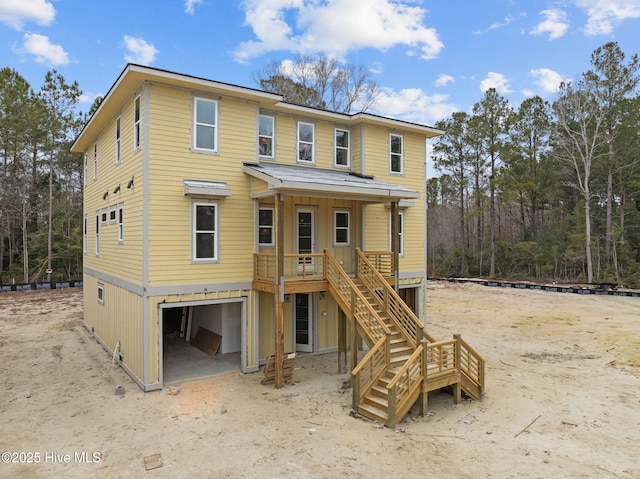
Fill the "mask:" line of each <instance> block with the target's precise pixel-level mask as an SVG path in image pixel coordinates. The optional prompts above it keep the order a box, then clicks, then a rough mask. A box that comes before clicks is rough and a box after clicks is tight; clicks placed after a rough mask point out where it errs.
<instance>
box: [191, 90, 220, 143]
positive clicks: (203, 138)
mask: <svg viewBox="0 0 640 479" xmlns="http://www.w3.org/2000/svg"><path fill="white" fill-rule="evenodd" d="M193 148H194V150H199V151H205V152H216V151H218V102H217V101H215V100H208V99H206V98H194V99H193Z"/></svg>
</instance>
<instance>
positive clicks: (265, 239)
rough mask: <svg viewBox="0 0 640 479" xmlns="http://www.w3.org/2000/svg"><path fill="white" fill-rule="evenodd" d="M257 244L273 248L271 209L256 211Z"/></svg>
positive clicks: (265, 208) (261, 208)
mask: <svg viewBox="0 0 640 479" xmlns="http://www.w3.org/2000/svg"><path fill="white" fill-rule="evenodd" d="M258 244H259V245H260V246H273V245H274V239H273V208H267V207H264V208H263V207H260V209H259V210H258Z"/></svg>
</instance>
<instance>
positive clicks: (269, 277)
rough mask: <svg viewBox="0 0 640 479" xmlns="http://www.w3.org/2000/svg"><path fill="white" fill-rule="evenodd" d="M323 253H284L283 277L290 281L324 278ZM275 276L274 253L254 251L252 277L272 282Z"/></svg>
mask: <svg viewBox="0 0 640 479" xmlns="http://www.w3.org/2000/svg"><path fill="white" fill-rule="evenodd" d="M324 262H325V255H324V253H314V254H285V255H284V272H283V273H284V277H285V282H288V281H289V282H290V281H318V280H322V279H324V275H325V271H324ZM275 277H276V255H275V254H267V253H256V254H255V255H254V278H255V279H256V280H257V281H266V282H269V283H273V282H274V281H275Z"/></svg>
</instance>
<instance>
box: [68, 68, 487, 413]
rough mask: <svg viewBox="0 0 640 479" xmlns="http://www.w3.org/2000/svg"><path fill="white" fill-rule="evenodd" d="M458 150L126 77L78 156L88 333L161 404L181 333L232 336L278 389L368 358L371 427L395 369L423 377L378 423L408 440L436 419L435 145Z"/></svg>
mask: <svg viewBox="0 0 640 479" xmlns="http://www.w3.org/2000/svg"><path fill="white" fill-rule="evenodd" d="M441 133H442V132H441V131H438V130H436V129H434V128H430V127H428V126H424V125H419V124H414V123H409V122H405V121H399V120H394V119H389V118H384V117H380V116H375V115H371V114H367V113H357V114H341V113H335V112H331V111H325V110H319V109H313V108H309V107H304V106H300V105H295V104H290V103H287V102H285V101H283V98H282V97H281V96H280V95H276V94H273V93H267V92H264V91H259V90H255V89H251V88H245V87H240V86H236V85H230V84H225V83H220V82H216V81H211V80H206V79H202V78H196V77H193V76H189V75H184V74H178V73H174V72H169V71H164V70H159V69H155V68H150V67H145V66H139V65H133V64H130V65H127V66H126V68H125V69H124V71H123V72H122V73H121V75H120V76H119V77H118V79H117V80H116V82H115V83H114V85H113V86H112V87H111V89H110V90H109V92H108V93H107V95H106V96H105V98H104V101H103V102H102V103H101V105H100V107H99V108H98V109H97V111H96V112H95V114H94V115H93V116H92V118H91V120H90V121H89V122H88V123H87V125H86V126H85V127H84V129H83V131H82V132H81V133H80V135H79V136H78V138H77V139H76V141H75V143H74V144H73V147H72V151H74V152H79V153H82V154H84V185H85V194H84V322H85V325H86V327H87V328H88V329H89V330H90V331H91V332H92V333H93V334H94V335H95V337H96V338H97V339H98V340H99V341H100V342H101V343H102V345H103V346H104V347H105V348H106V349H107V350H108V351H109V352H110V353H111V354H113V356H114V357H115V358H117V359H118V360H119V362H120V364H121V365H122V367H123V368H124V369H125V370H126V371H127V372H128V373H129V374H130V375H131V377H132V378H133V379H134V380H135V381H136V382H137V383H138V384H139V386H140V387H141V388H142V389H144V390H145V391H150V390H154V389H159V388H162V387H163V385H164V382H165V381H164V374H165V371H164V369H165V367H164V366H165V362H166V359H167V351H166V343H165V339H166V337H167V336H168V335H169V333H176V334H177V335H178V336H179V337H181V338H183V339H184V340H186V341H190V340H192V339H193V338H194V337H195V336H196V335H197V331H199V330H201V329H204V330H208V331H211V332H213V333H215V334H216V335H217V336H218V337H219V341H220V345H219V350H218V352H219V353H221V354H227V353H233V354H235V355H236V356H235V357H237V358H238V359H237V360H238V362H239V364H238V366H239V368H240V369H241V370H242V371H243V372H246V373H249V372H255V371H258V369H259V367H260V366H261V365H262V364H265V362H266V360H267V358H269V357H273V358H275V382H276V385H277V386H281V385H282V383H283V380H284V378H283V370H282V364H283V355H285V353H288V352H297V353H301V354H302V353H305V354H322V353H327V352H335V351H338V352H339V355H338V356H339V358H340V359H339V363H340V364H339V367H340V368H341V370H346V364H347V351H348V350H349V345H350V344H354V345H356V344H363V345H365V347H364V349H365V350H368V352H367V353H366V357H365V359H360V358H359V357H358V349H359V348H357V347H354V348H350V349H351V367H352V368H354V370H353V371H352V376H353V378H354V380H356V383H354V404H355V403H356V401H357V402H358V404H359V403H361V406H362V407H361V408H359V410H362V411H364V413H365V414H366V409H367V407H366V404H365V403H366V401H365V396H367V395H369V396H371V395H372V393H373V392H374V391H373V390H372V388H374V387H376V386H375V383H376V381H378V379H380V377H381V376H385V375H387V376H389V375H391V374H390V373H388V372H386V373H385V372H383V371H381V369H380V368H381V366H380V364H381V363H380V362H381V361H383V362H385V366H384V368H385V369H387V370H389V369H393V368H396V369H397V368H399V367H402V365H403V364H407V366H406V367H405V369H407V371H409V374H408V375H406V374H405V376H406V378H405V379H402V378H400V379H395V383H394V384H392V387H391V389H393V388H394V387H397V388H400V389H401V390H404V389H406V391H405V392H404V393H398V395H397V396H398V397H397V398H396V395H395V393H394V398H393V399H391V398H390V399H389V401H390V402H393V403H400V402H402V404H401V405H399V404H396V405H395V406H393V407H391V406H389V408H390V409H394V411H393V412H384V413H382V412H379V411H377V410H376V412H374V413H371V414H369V416H370V417H381V418H382V420H383V421H384V422H387V423H394V422H395V421H396V420H398V419H399V418H401V416H402V415H404V413H406V410H408V408H409V407H411V405H412V404H413V403H414V402H415V401H416V398H417V397H418V395H419V394H420V393H424V394H423V396H424V398H423V399H424V401H425V402H426V391H427V389H428V388H426V387H425V386H424V378H425V377H426V376H427V369H428V367H429V365H428V364H427V360H426V356H427V354H426V351H427V345H431V343H433V341H432V340H431V338H430V337H429V336H428V335H426V333H424V326H423V325H424V317H425V304H426V297H425V282H426V266H425V260H426V259H425V238H426V231H425V224H426V222H425V214H426V209H425V186H426V182H425V179H426V178H425V174H426V172H425V160H426V140H427V139H428V138H431V137H433V136H436V135H438V134H441ZM385 323H386V325H385ZM175 324H179V326H178V327H177V328H176V327H175ZM395 329H397V331H396V330H395ZM394 336H397V337H396V338H395V339H394ZM397 343H402V344H401V345H400V346H401V347H400V346H398V344H397ZM456 344H457V343H456ZM394 345H395V346H394ZM439 347H441V348H444V349H446V348H447V347H448V346H439ZM444 349H443V351H444ZM433 351H436V349H434V350H433ZM445 352H446V351H445ZM361 353H362V351H361ZM443 354H444V353H443ZM361 356H362V354H361ZM414 356H415V358H414ZM411 358H413V359H411ZM416 358H417V359H416ZM400 360H402V362H399V361H400ZM417 363H419V367H418V369H419V370H420V371H419V372H418V374H419V375H420V378H419V380H417V379H416V378H417V376H416V373H415V371H414V369H415V364H417ZM356 365H357V366H358V367H359V368H360V370H356V369H357V368H356ZM439 367H440V369H441V370H440V373H442V371H443V370H442V367H443V366H442V365H441V366H439ZM362 369H364V370H365V371H368V372H365V373H362V371H361V370H362ZM362 374H364V376H359V375H362ZM391 377H393V375H391ZM416 381H417V384H418V385H417V386H416ZM449 381H450V382H449V384H451V380H450V379H449ZM463 386H464V385H463ZM439 387H442V386H439ZM479 387H480V388H481V387H482V385H480V386H479ZM416 388H417V389H416ZM465 391H466V389H465ZM403 394H404V396H403ZM356 395H358V397H357V399H356ZM385 400H386V399H385ZM375 402H376V401H372V400H369V403H372V404H370V408H371V409H374V406H375ZM408 403H411V404H409V405H408V406H407V405H406V404H408ZM385 407H386V406H385ZM383 409H384V408H383ZM376 414H378V416H376ZM385 414H386V416H385Z"/></svg>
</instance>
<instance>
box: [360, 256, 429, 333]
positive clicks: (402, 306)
mask: <svg viewBox="0 0 640 479" xmlns="http://www.w3.org/2000/svg"><path fill="white" fill-rule="evenodd" d="M356 251H357V253H358V259H359V260H361V261H362V262H363V263H364V264H365V265H366V266H367V268H368V269H367V271H363V272H362V273H365V272H366V273H368V274H370V275H371V276H373V278H375V284H371V283H372V282H371V281H367V280H366V278H365V277H364V276H365V275H364V274H361V271H360V264H361V261H358V279H360V280H361V281H363V283H367V282H368V283H369V284H366V286H367V288H368V289H369V290H370V291H371V292H372V293H373V295H374V297H375V298H376V300H377V301H378V303H379V304H380V306H382V307H383V308H384V309H385V312H386V313H387V314H388V315H389V317H390V318H391V319H392V320H393V321H394V322H395V323H396V324H397V325H398V326H399V329H400V331H402V332H403V334H404V335H405V336H406V337H407V339H408V340H410V341H411V342H413V343H414V344H416V345H417V344H419V343H420V340H421V339H422V338H423V337H424V324H423V323H422V321H420V319H418V317H417V316H416V315H415V313H414V312H413V311H411V309H410V308H409V306H407V304H406V303H405V302H404V301H403V300H402V299H401V298H400V296H399V295H398V293H396V291H395V290H394V289H393V288H392V287H391V286H390V285H389V283H388V282H387V281H386V280H385V279H384V276H382V274H380V272H379V271H378V270H377V269H376V268H375V267H374V266H373V264H372V263H371V261H369V258H367V256H366V255H365V254H364V253H363V252H362V251H361V250H360V249H359V248H356ZM374 288H383V291H384V293H383V295H382V297H381V296H380V294H378V293H376V291H375V290H374ZM427 339H429V338H427Z"/></svg>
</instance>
